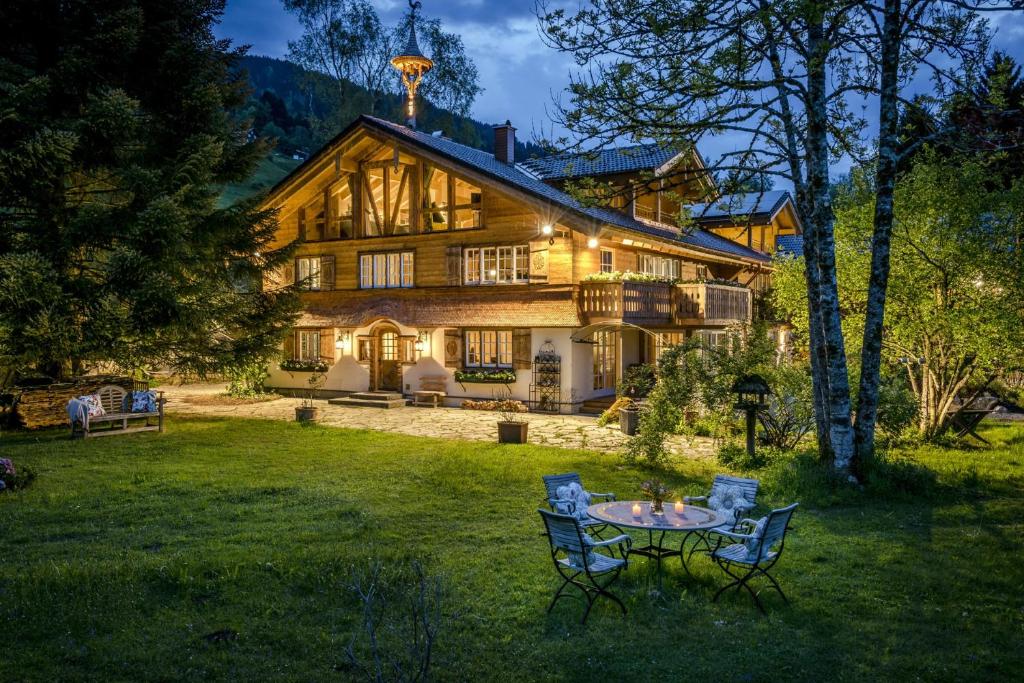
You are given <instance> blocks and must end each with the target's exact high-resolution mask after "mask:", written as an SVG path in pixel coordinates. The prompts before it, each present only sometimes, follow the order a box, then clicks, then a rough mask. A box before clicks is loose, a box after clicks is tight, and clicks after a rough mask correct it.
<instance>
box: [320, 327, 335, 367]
mask: <svg viewBox="0 0 1024 683" xmlns="http://www.w3.org/2000/svg"><path fill="white" fill-rule="evenodd" d="M320 360H322V361H326V362H327V363H328V364H331V365H333V364H334V328H333V327H322V328H320Z"/></svg>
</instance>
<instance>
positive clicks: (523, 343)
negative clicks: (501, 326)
mask: <svg viewBox="0 0 1024 683" xmlns="http://www.w3.org/2000/svg"><path fill="white" fill-rule="evenodd" d="M532 341H533V337H532V334H531V333H530V330H528V329H519V330H512V367H513V368H515V369H516V370H529V369H530V368H531V367H532V365H533V358H532V356H533V354H532V353H531V347H532Z"/></svg>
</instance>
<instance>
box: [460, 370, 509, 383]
mask: <svg viewBox="0 0 1024 683" xmlns="http://www.w3.org/2000/svg"><path fill="white" fill-rule="evenodd" d="M455 381H456V382H458V383H459V384H512V383H513V382H515V381H516V372H515V370H456V371H455Z"/></svg>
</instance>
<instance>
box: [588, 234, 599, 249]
mask: <svg viewBox="0 0 1024 683" xmlns="http://www.w3.org/2000/svg"><path fill="white" fill-rule="evenodd" d="M587 246H588V247H590V248H591V249H597V238H596V237H591V238H590V239H589V240H587Z"/></svg>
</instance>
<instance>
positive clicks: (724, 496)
mask: <svg viewBox="0 0 1024 683" xmlns="http://www.w3.org/2000/svg"><path fill="white" fill-rule="evenodd" d="M758 486H760V482H759V481H758V480H757V479H745V478H743V477H734V476H732V475H728V474H716V475H715V480H714V481H713V482H712V483H711V491H709V492H708V495H706V496H686V497H684V498H683V502H684V503H706V504H707V506H708V507H709V508H711V509H712V510H714V511H715V514H716V515H718V516H719V517H720V518H721V519H722V525H721V526H720V527H716V528H714V529H707V530H701V531H690V532H688V533H687V534H686V535H685V536H683V540H682V543H680V544H679V559H680V560H681V561H682V563H683V569H685V570H686V571H687V573H689V571H690V569H689V567H687V566H686V563H687V561H688V560H689V559H690V557H692V556H693V554H694V553H696V552H701V553H710V552H711V541H712V540H713V539H712V538H711V534H713V533H716V532H718V531H719V529H725V530H726V531H733V530H735V528H736V524H737V522H739V520H740V519H741V518H742V517H743V516H744V515H746V514H748V513H749V512H750V510H753V509H754V508H755V507H756V506H757V502H756V501H757V489H758ZM691 536H696V540H695V541H694V543H693V547H692V548H690V552H689V553H686V554H684V553H683V550H684V549H685V547H686V542H687V541H688V540H689V539H690V537H691Z"/></svg>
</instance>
